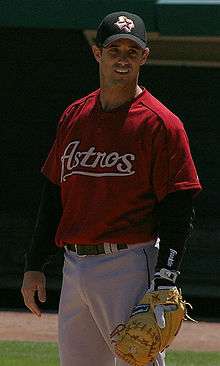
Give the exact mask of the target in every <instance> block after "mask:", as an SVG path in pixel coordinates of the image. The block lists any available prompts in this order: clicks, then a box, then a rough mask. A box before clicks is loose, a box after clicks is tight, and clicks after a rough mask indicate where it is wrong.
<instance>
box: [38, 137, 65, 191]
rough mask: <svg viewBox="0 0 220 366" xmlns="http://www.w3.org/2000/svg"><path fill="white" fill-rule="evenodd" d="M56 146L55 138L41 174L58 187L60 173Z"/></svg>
mask: <svg viewBox="0 0 220 366" xmlns="http://www.w3.org/2000/svg"><path fill="white" fill-rule="evenodd" d="M58 145H59V144H58V138H57V137H56V139H55V141H54V143H53V146H52V148H51V149H50V152H49V154H48V156H47V159H46V161H45V163H44V165H43V167H42V169H41V172H42V173H43V174H44V175H46V177H47V178H49V180H50V181H51V182H52V183H54V184H58V185H60V176H61V171H60V157H59V146H58Z"/></svg>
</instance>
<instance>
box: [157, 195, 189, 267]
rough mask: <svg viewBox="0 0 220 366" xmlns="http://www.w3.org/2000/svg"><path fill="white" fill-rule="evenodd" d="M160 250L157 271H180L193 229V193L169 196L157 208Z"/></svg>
mask: <svg viewBox="0 0 220 366" xmlns="http://www.w3.org/2000/svg"><path fill="white" fill-rule="evenodd" d="M157 214H158V220H159V238H160V249H159V255H158V261H157V265H156V271H155V272H159V271H160V269H161V268H166V269H169V270H171V271H179V270H180V267H181V262H182V259H183V256H184V253H185V250H186V245H187V241H188V239H189V237H190V235H191V231H192V228H193V219H194V209H193V191H191V190H185V191H177V192H173V193H170V194H168V195H167V196H166V197H165V198H164V200H162V201H161V202H160V204H159V205H158V207H157Z"/></svg>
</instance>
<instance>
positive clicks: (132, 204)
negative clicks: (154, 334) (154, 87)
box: [42, 90, 201, 246]
mask: <svg viewBox="0 0 220 366" xmlns="http://www.w3.org/2000/svg"><path fill="white" fill-rule="evenodd" d="M42 172H43V173H44V174H45V175H46V176H47V177H48V178H49V179H50V180H51V181H52V182H54V183H56V184H59V185H60V186H61V193H62V204H63V216H62V218H61V221H60V224H59V227H58V230H57V234H56V243H57V245H59V246H63V245H65V243H80V244H87V243H99V242H111V243H114V242H117V243H118V242H120V243H130V244H132V243H138V242H145V241H148V240H151V239H152V238H153V237H155V235H156V230H157V227H156V226H157V224H156V219H155V216H154V208H155V204H156V203H157V202H159V201H161V200H162V199H163V198H164V197H165V196H166V195H167V194H168V193H170V192H174V191H177V190H186V189H190V190H194V191H195V192H196V191H199V190H200V189H201V185H200V183H199V180H198V177H197V173H196V169H195V166H194V163H193V160H192V157H191V154H190V148H189V143H188V138H187V136H186V133H185V131H184V128H183V124H182V122H181V121H180V120H179V119H178V118H177V117H176V116H175V115H174V114H173V113H172V112H170V111H169V110H168V109H167V108H166V107H165V106H164V105H163V104H161V103H160V102H159V101H158V100H157V99H156V98H154V97H153V96H152V95H151V94H150V93H148V92H147V91H146V90H143V92H142V93H141V94H140V95H139V96H138V97H137V98H136V99H135V100H134V101H133V102H132V103H127V104H126V105H123V106H122V107H120V108H117V109H115V110H114V111H111V112H104V111H103V110H102V108H101V105H100V102H99V90H97V91H95V92H93V93H91V94H90V95H88V96H86V97H85V98H83V99H81V100H79V101H76V102H75V103H73V104H72V105H71V106H69V107H68V108H67V109H66V111H65V112H64V114H63V115H62V117H61V120H60V123H59V126H58V131H57V137H56V140H55V142H54V144H53V146H52V149H51V151H50V153H49V156H48V158H47V160H46V162H45V164H44V166H43V168H42Z"/></svg>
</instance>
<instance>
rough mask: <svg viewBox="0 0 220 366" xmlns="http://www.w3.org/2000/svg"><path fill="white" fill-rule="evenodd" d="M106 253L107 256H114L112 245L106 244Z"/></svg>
mask: <svg viewBox="0 0 220 366" xmlns="http://www.w3.org/2000/svg"><path fill="white" fill-rule="evenodd" d="M104 251H105V254H112V250H111V244H109V243H104Z"/></svg>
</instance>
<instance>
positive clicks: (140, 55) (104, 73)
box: [93, 39, 149, 87]
mask: <svg viewBox="0 0 220 366" xmlns="http://www.w3.org/2000/svg"><path fill="white" fill-rule="evenodd" d="M93 53H94V56H95V59H96V61H98V63H99V66H100V78H101V83H103V84H104V85H105V86H110V87H111V86H114V85H117V84H129V83H136V84H137V81H138V75H139V71H140V66H142V65H144V64H145V62H146V60H147V57H148V54H149V49H148V48H146V49H142V48H141V47H139V46H138V45H137V43H136V42H134V41H132V40H130V39H119V40H117V41H114V42H112V43H111V44H109V45H108V46H107V47H104V48H98V47H97V46H93Z"/></svg>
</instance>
